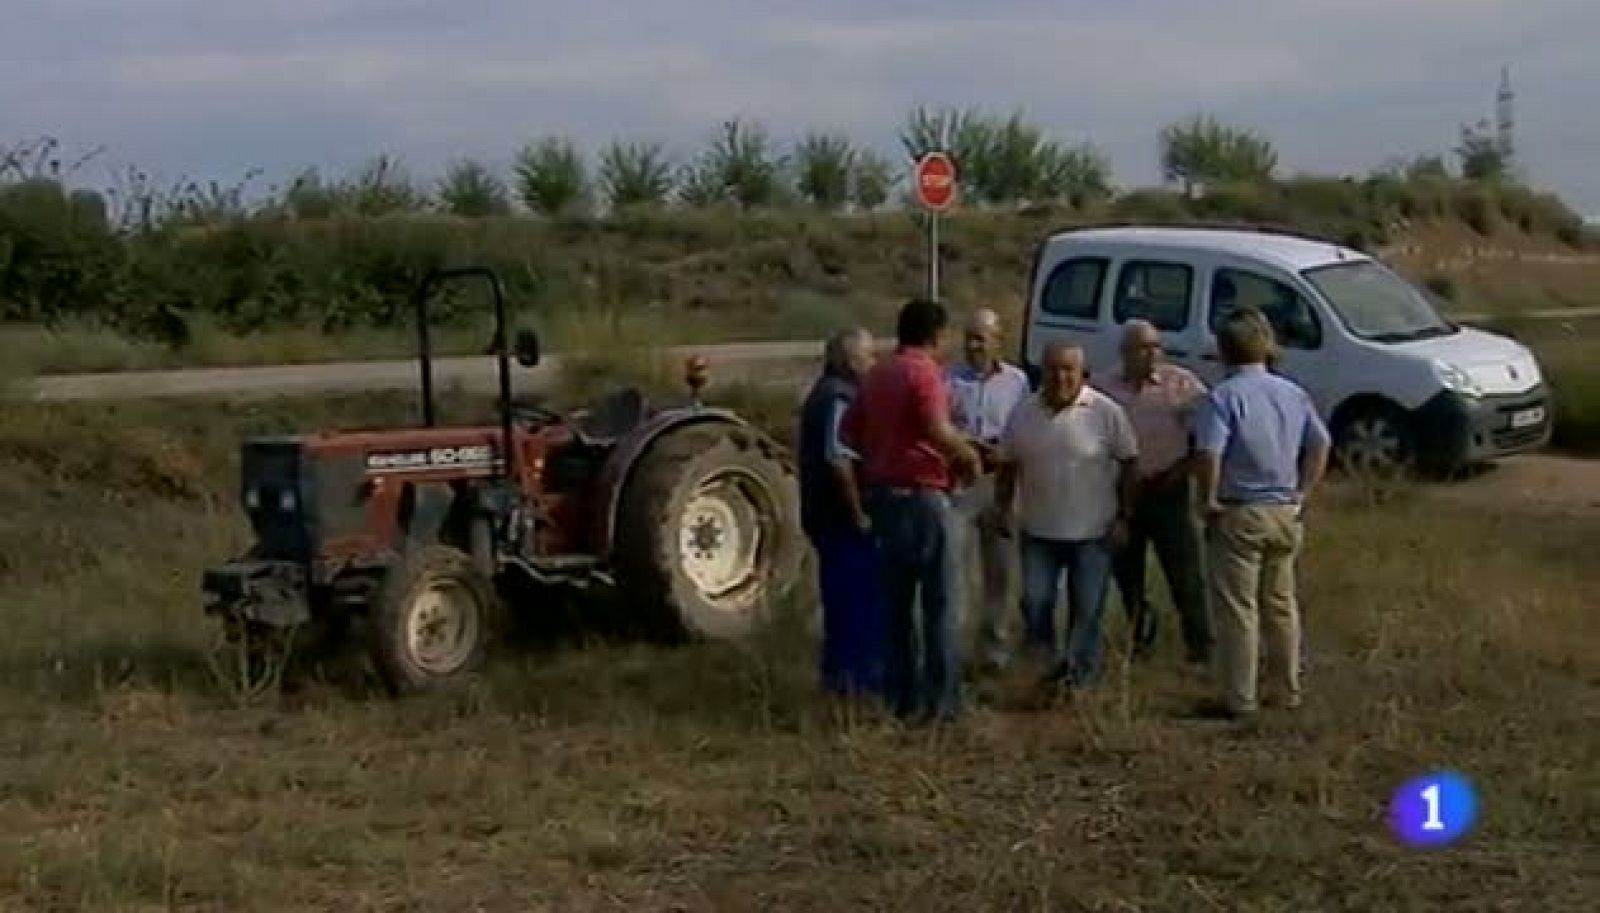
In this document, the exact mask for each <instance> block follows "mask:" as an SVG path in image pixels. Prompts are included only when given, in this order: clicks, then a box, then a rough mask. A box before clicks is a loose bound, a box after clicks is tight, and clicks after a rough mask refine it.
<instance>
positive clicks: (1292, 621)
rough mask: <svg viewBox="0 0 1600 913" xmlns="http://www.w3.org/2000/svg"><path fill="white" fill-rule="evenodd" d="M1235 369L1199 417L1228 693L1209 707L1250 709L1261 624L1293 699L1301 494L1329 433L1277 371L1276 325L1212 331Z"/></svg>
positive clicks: (1237, 323)
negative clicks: (1272, 363) (1270, 366)
mask: <svg viewBox="0 0 1600 913" xmlns="http://www.w3.org/2000/svg"><path fill="white" fill-rule="evenodd" d="M1217 347H1218V349H1219V350H1220V352H1221V355H1222V357H1223V360H1224V361H1226V362H1227V363H1228V365H1229V367H1230V368H1231V369H1232V370H1231V373H1230V376H1229V377H1228V378H1227V379H1226V380H1224V381H1223V382H1222V383H1220V384H1217V386H1216V387H1215V388H1213V389H1212V391H1211V393H1210V395H1208V396H1207V397H1206V399H1205V400H1204V402H1203V403H1202V404H1201V406H1200V408H1199V410H1198V412H1197V414H1196V416H1195V449H1196V451H1197V452H1198V455H1199V488H1200V499H1201V501H1200V503H1201V504H1202V505H1203V509H1204V511H1205V518H1206V527H1207V531H1208V535H1207V551H1208V560H1209V564H1210V578H1211V579H1210V587H1211V605H1212V609H1213V611H1214V612H1215V613H1216V618H1215V625H1216V640H1217V643H1216V646H1217V660H1218V667H1219V668H1218V671H1219V673H1220V677H1221V680H1222V688H1223V701H1222V702H1221V703H1220V704H1215V705H1209V706H1207V707H1206V708H1205V710H1206V711H1207V712H1208V713H1215V714H1216V715H1220V716H1225V717H1229V718H1235V719H1238V718H1244V717H1249V716H1252V715H1253V714H1254V713H1255V712H1256V665H1257V660H1258V656H1257V653H1258V646H1257V645H1258V644H1259V642H1260V636H1259V635H1260V632H1261V630H1262V629H1265V634H1266V646H1267V657H1266V658H1267V666H1268V679H1269V684H1271V685H1273V686H1275V687H1276V688H1277V690H1279V691H1281V692H1282V694H1281V699H1282V701H1283V705H1284V706H1285V707H1286V708H1288V709H1295V708H1297V707H1299V706H1300V700H1301V695H1300V655H1301V653H1300V645H1301V631H1300V606H1299V602H1298V599H1297V597H1296V594H1295V560H1296V559H1297V558H1298V556H1299V553H1300V548H1301V545H1302V543H1303V541H1304V526H1303V524H1302V521H1301V512H1302V507H1303V505H1304V504H1305V500H1306V498H1307V496H1309V495H1310V493H1311V491H1312V490H1313V489H1314V488H1315V487H1316V486H1317V485H1318V484H1319V483H1320V482H1321V481H1322V476H1323V474H1324V473H1325V472H1326V471H1327V465H1328V450H1329V446H1330V441H1329V436H1328V429H1327V427H1326V426H1325V425H1324V424H1323V422H1322V420H1321V418H1319V417H1318V416H1317V410H1316V406H1315V405H1313V404H1312V402H1311V397H1310V396H1308V395H1307V394H1306V392H1305V390H1303V389H1301V388H1300V387H1299V386H1298V385H1297V384H1295V383H1294V382H1293V381H1291V380H1289V379H1288V378H1285V377H1281V376H1279V375H1276V374H1272V373H1270V372H1269V371H1268V370H1267V367H1266V363H1267V360H1268V358H1269V357H1270V356H1271V354H1272V351H1273V338H1272V328H1271V325H1270V324H1269V323H1267V321H1266V319H1265V318H1264V317H1262V316H1261V314H1260V313H1259V312H1257V311H1253V310H1250V309H1241V310H1236V311H1234V312H1233V313H1232V314H1230V315H1229V316H1228V318H1227V320H1226V321H1225V322H1224V324H1223V325H1222V326H1221V327H1219V328H1218V330H1217Z"/></svg>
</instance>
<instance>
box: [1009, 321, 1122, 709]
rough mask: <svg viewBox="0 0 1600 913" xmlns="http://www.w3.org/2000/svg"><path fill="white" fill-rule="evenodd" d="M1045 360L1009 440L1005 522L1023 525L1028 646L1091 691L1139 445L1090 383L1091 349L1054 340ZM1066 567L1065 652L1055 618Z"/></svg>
mask: <svg viewBox="0 0 1600 913" xmlns="http://www.w3.org/2000/svg"><path fill="white" fill-rule="evenodd" d="M1041 361H1042V364H1041V375H1042V376H1041V379H1040V380H1041V383H1040V390H1039V393H1038V395H1036V396H1031V397H1029V398H1027V399H1026V400H1024V401H1023V402H1022V403H1021V404H1020V405H1018V406H1017V408H1016V411H1014V412H1013V413H1012V415H1011V421H1010V423H1009V424H1008V425H1007V427H1006V432H1005V435H1004V436H1003V437H1002V439H1001V444H1000V471H999V474H998V478H997V481H996V493H995V503H996V523H997V524H998V525H1000V526H1001V528H1003V529H1012V528H1015V526H1016V525H1018V521H1020V526H1021V531H1022V542H1021V557H1022V592H1023V596H1022V603H1023V614H1024V615H1025V616H1026V618H1027V624H1028V644H1029V646H1030V647H1031V648H1033V649H1035V650H1039V651H1042V652H1044V654H1045V655H1046V656H1047V657H1059V663H1058V664H1057V666H1056V669H1055V671H1054V673H1053V674H1052V676H1051V678H1052V679H1054V680H1056V681H1059V682H1061V683H1063V684H1065V685H1067V686H1068V687H1070V688H1087V687H1091V686H1092V685H1093V684H1094V683H1095V681H1096V679H1097V677H1098V672H1099V657H1100V625H1101V616H1102V614H1103V613H1104V610H1105V601H1106V590H1107V586H1108V583H1109V581H1110V578H1111V561H1112V555H1113V553H1114V551H1115V550H1116V548H1117V547H1119V546H1120V544H1121V543H1122V542H1124V541H1125V540H1126V539H1127V535H1128V521H1129V519H1130V517H1131V515H1132V506H1133V496H1134V493H1135V486H1136V484H1137V482H1138V469H1137V464H1138V458H1139V444H1138V441H1137V439H1136V438H1135V436H1134V431H1133V425H1132V423H1131V422H1130V421H1129V420H1128V416H1127V414H1126V413H1125V412H1124V411H1123V410H1122V407H1121V406H1119V405H1117V403H1116V402H1115V401H1114V400H1112V399H1111V398H1110V397H1108V396H1106V395H1105V394H1103V393H1100V392H1098V391H1096V390H1095V389H1094V388H1092V387H1090V386H1088V385H1087V384H1086V383H1084V373H1085V372H1084V357H1083V350H1082V349H1080V348H1078V347H1076V346H1072V345H1068V344H1066V343H1052V344H1051V345H1049V346H1048V347H1047V348H1046V349H1045V351H1044V356H1043V358H1042V360H1041ZM1019 494H1020V495H1021V502H1022V503H1021V505H1020V509H1019V507H1018V505H1017V500H1018V495H1019ZM1062 573H1065V574H1066V575H1067V611H1068V623H1067V628H1068V633H1067V643H1066V649H1065V651H1064V652H1063V651H1060V650H1059V648H1058V647H1057V643H1056V635H1055V617H1054V616H1055V604H1056V592H1057V586H1058V585H1059V583H1060V581H1061V575H1062Z"/></svg>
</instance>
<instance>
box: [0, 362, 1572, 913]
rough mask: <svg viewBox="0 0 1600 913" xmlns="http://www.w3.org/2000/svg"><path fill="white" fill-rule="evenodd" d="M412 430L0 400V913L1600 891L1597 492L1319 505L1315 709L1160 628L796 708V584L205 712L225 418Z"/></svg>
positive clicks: (1521, 903) (221, 526)
mask: <svg viewBox="0 0 1600 913" xmlns="http://www.w3.org/2000/svg"><path fill="white" fill-rule="evenodd" d="M740 396H741V398H742V399H743V400H744V402H743V403H742V405H743V406H745V407H747V408H752V409H753V411H755V412H756V413H757V414H758V416H760V417H763V418H764V419H765V420H766V421H768V422H773V421H780V420H781V421H786V418H785V406H786V403H785V402H782V401H771V402H767V401H760V400H758V398H757V397H756V396H755V395H754V394H752V393H750V392H749V391H744V392H742V393H741V394H740ZM455 405H456V406H457V407H459V408H467V409H470V408H472V406H471V404H455ZM411 409H412V401H411V398H410V397H388V396H373V397H359V398H352V399H347V400H337V401H327V402H323V401H319V402H317V403H307V402H294V401H275V402H268V403H253V404H248V405H243V404H241V405H230V404H213V405H193V404H187V405H184V406H182V407H174V406H172V405H170V404H145V403H131V404H122V405H115V406H113V405H93V406H72V407H60V406H52V407H45V406H37V405H16V406H11V407H8V408H7V409H6V410H4V411H3V412H0V466H3V467H4V470H5V471H4V472H3V473H0V516H3V517H4V522H3V523H0V612H3V613H4V617H5V620H6V628H5V631H6V636H5V637H4V638H3V639H0V715H3V717H4V719H6V721H7V724H6V725H5V726H4V728H3V730H0V745H3V747H0V752H3V758H4V760H3V762H0V820H4V821H5V822H6V827H5V828H4V831H3V833H0V909H4V910H18V911H24V910H25V911H55V910H62V911H65V910H152V911H154V910H217V911H254V910H262V911H266V910H327V911H379V910H384V911H391V910H392V911H400V910H406V911H433V910H439V911H472V910H494V911H499V910H516V911H524V910H552V911H584V910H696V911H699V910H795V911H804V910H815V911H829V913H832V911H842V910H918V911H932V910H953V911H954V910H959V911H973V910H1103V911H1207V910H1219V911H1221V910H1227V911H1323V910H1350V911H1363V913H1365V911H1379V910H1383V911H1434V910H1452V911H1490V910H1494V911H1505V910H1525V911H1538V913H1553V911H1585V910H1593V909H1594V903H1595V900H1594V898H1595V897H1596V896H1600V853H1597V852H1596V849H1595V848H1596V846H1600V626H1597V625H1596V624H1595V620H1596V614H1595V613H1596V606H1597V602H1596V599H1595V596H1594V594H1595V593H1596V592H1600V565H1597V564H1596V562H1595V561H1594V560H1593V548H1594V543H1595V542H1596V541H1600V514H1597V513H1595V512H1594V511H1582V510H1578V511H1570V510H1569V511H1565V512H1561V513H1556V512H1550V513H1541V512H1539V511H1538V510H1537V509H1536V508H1535V507H1531V506H1524V505H1519V504H1518V503H1514V502H1504V503H1495V504H1492V505H1485V504H1483V503H1481V502H1475V501H1472V500H1470V499H1447V498H1438V497H1434V495H1433V493H1432V492H1430V491H1416V492H1402V493H1398V494H1393V495H1391V496H1389V497H1386V498H1384V499H1381V503H1380V502H1379V499H1375V498H1373V497H1370V496H1369V495H1370V492H1369V493H1365V494H1364V493H1363V492H1362V491H1360V490H1356V489H1354V488H1345V489H1344V490H1335V491H1330V492H1329V493H1328V495H1327V496H1326V497H1325V498H1324V499H1323V501H1322V502H1321V503H1320V504H1318V505H1317V506H1316V508H1315V512H1314V514H1313V515H1312V517H1311V520H1310V522H1311V529H1312V533H1311V540H1310V544H1309V550H1308V554H1307V556H1306V558H1305V561H1304V565H1303V579H1304V586H1303V592H1304V600H1305V605H1306V612H1307V615H1308V619H1309V636H1310V644H1311V654H1312V658H1311V672H1310V679H1309V697H1308V705H1307V706H1306V708H1304V709H1303V710H1302V711H1301V712H1300V713H1299V714H1298V715H1296V716H1294V717H1292V718H1288V717H1274V716H1271V715H1269V716H1268V717H1267V718H1266V719H1265V720H1263V721H1262V722H1261V723H1260V724H1259V725H1258V726H1256V727H1253V728H1249V729H1238V728H1235V727H1229V726H1220V725H1214V724H1202V723H1196V722H1192V721H1189V720H1187V719H1185V718H1184V717H1183V712H1184V711H1185V710H1186V709H1187V708H1188V707H1189V705H1190V704H1191V702H1192V701H1193V700H1194V699H1195V698H1197V697H1199V696H1201V695H1202V694H1204V683H1203V682H1200V681H1196V680H1194V679H1192V678H1187V677H1185V676H1183V675H1182V674H1180V673H1179V672H1178V670H1177V664H1176V656H1175V653H1174V652H1173V651H1172V650H1171V649H1170V648H1171V647H1172V644H1170V643H1168V644H1166V645H1165V647H1166V648H1167V649H1166V650H1165V651H1164V652H1163V654H1162V655H1161V656H1160V657H1159V658H1158V659H1157V660H1155V661H1154V663H1153V664H1151V665H1149V666H1140V667H1134V668H1131V669H1130V668H1129V667H1127V666H1126V665H1125V664H1124V662H1123V657H1122V653H1121V651H1120V649H1114V650H1113V655H1112V657H1111V663H1112V667H1113V669H1115V670H1116V671H1115V672H1114V673H1113V674H1112V675H1111V676H1110V677H1109V681H1108V683H1107V685H1106V687H1105V688H1104V689H1103V691H1102V692H1101V693H1099V694H1097V695H1094V696H1093V697H1091V698H1089V699H1087V700H1083V701H1081V702H1079V703H1076V704H1073V705H1070V706H1059V707H1053V708H1046V709H1031V708H1028V707H1026V706H1024V702H1023V701H1021V700H1020V698H1021V697H1022V696H1023V695H1022V693H1021V691H1020V690H1019V689H1018V687H1017V686H1016V683H1001V684H1000V685H998V686H990V685H987V684H985V685H982V686H980V687H979V688H977V689H976V690H975V692H974V693H975V696H976V697H977V699H978V701H979V705H978V707H977V708H976V710H975V712H974V713H973V714H972V715H971V717H970V718H969V719H968V720H967V721H965V722H964V723H963V724H961V725H959V726H957V727H955V728H953V729H949V730H945V731H929V730H916V731H907V730H902V729H901V728H899V727H898V726H896V725H895V724H893V723H891V722H888V721H885V720H883V719H882V718H880V717H878V716H877V715H875V714H874V713H872V712H870V711H869V710H866V709H861V708H853V709H852V708H838V707H833V706H830V705H828V704H826V703H824V702H823V701H822V700H821V699H820V698H819V697H818V696H817V694H816V693H815V690H814V685H813V682H814V675H813V663H814V660H813V650H814V646H813V641H812V639H811V638H812V636H813V634H812V627H813V621H812V612H813V609H812V604H811V602H810V601H809V600H808V599H806V598H801V599H797V600H796V601H795V602H794V603H793V604H792V605H790V606H787V607H786V611H785V612H784V613H783V614H782V615H781V617H780V618H779V619H778V620H777V621H776V622H774V624H773V627H772V630H770V631H767V632H765V633H764V634H763V635H762V636H761V637H760V638H759V639H758V641H757V642H756V643H755V644H753V645H752V646H751V647H750V648H748V649H744V650H739V649H733V648H729V647H713V646H700V647H688V648H678V649H664V648H654V647H648V646H643V645H639V644H630V643H627V642H625V641H617V640H615V639H608V638H602V637H598V636H594V637H591V636H585V634H584V630H585V626H584V625H582V624H581V621H582V619H581V616H576V615H574V614H573V613H571V612H570V607H558V606H540V605H529V606H525V607H524V608H525V611H527V612H529V613H538V614H543V615H545V616H552V617H553V616H560V618H561V619H562V623H561V624H559V625H555V626H552V627H553V628H554V629H556V630H557V631H558V632H560V633H561V636H559V637H557V636H555V635H554V634H550V635H547V636H546V637H544V638H542V639H540V640H539V641H532V640H529V642H519V643H515V644H507V645H505V647H504V649H502V650H501V651H500V655H499V659H498V661H497V663H496V664H495V665H494V667H493V669H492V672H491V675H490V676H489V677H488V680H487V681H486V682H485V683H484V684H483V686H482V687H481V688H479V689H477V690H474V691H472V692H470V693H466V694H462V695H458V696H454V697H449V698H441V699H437V700H415V701H407V702H400V703H396V702H392V701H390V700H388V699H386V698H383V697H380V696H379V695H378V693H377V691H376V689H375V688H374V687H373V686H372V685H371V683H370V682H369V680H368V679H367V677H366V676H365V675H364V674H363V673H362V672H361V670H360V668H359V665H356V666H353V667H351V668H350V669H348V670H343V671H342V670H341V669H336V668H330V669H322V670H317V669H311V670H308V671H307V672H306V673H305V674H304V675H303V676H302V677H301V678H300V679H299V682H298V685H297V686H296V687H294V688H292V689H289V690H287V691H285V692H283V693H274V694H269V695H266V696H262V697H259V698H246V697H245V696H243V695H240V694H238V693H236V692H235V691H234V690H232V689H231V688H230V687H229V682H228V679H227V678H226V676H221V675H218V674H217V672H216V671H215V669H214V667H213V666H212V665H211V663H210V661H209V660H208V656H209V655H210V654H209V648H210V645H211V644H212V641H213V636H214V631H212V630H211V629H210V628H209V626H208V625H207V624H206V623H205V622H204V620H203V619H202V617H201V614H200V608H199V604H198V582H199V572H200V569H201V568H202V567H203V566H204V565H206V564H207V563H209V562H212V561H216V560H219V559H221V558H223V557H224V556H226V555H228V554H229V553H230V552H231V551H232V550H233V549H235V548H236V547H237V546H238V545H240V544H241V542H242V540H243V535H244V531H243V528H242V525H241V521H240V519H239V517H238V515H237V513H236V511H235V509H234V505H233V499H234V485H235V480H234V477H233V473H234V472H235V466H234V453H233V451H234V447H235V444H236V441H237V439H238V437H239V436H240V435H242V434H245V433H252V432H260V431H268V430H273V431H277V430H294V429H309V428H313V427H325V426H329V425H336V424H337V425H349V424H367V425H373V424H383V423H387V422H395V421H403V420H409V419H410V412H411ZM778 430H783V429H782V428H781V427H780V428H779V429H778ZM1464 484H1475V483H1464ZM1107 617H1108V619H1110V622H1111V624H1112V636H1111V638H1110V641H1111V643H1112V644H1113V645H1114V648H1115V646H1116V645H1118V644H1120V642H1121V634H1122V633H1123V629H1122V627H1121V617H1120V613H1119V610H1118V609H1117V607H1116V606H1115V605H1113V606H1112V607H1111V608H1110V610H1109V612H1108V615H1107ZM574 621H576V622H578V623H577V624H574V623H573V622H574ZM1168 629H1169V630H1171V625H1170V624H1169V628H1168ZM1437 766H1447V767H1451V768H1454V769H1457V770H1460V771H1462V772H1464V773H1465V774H1467V775H1468V776H1470V777H1471V778H1473V780H1474V781H1475V782H1476V784H1477V786H1478V789H1479V791H1480V793H1481V796H1482V808H1483V814H1482V818H1481V821H1480V823H1479V826H1478V828H1477V829H1476V831H1475V832H1474V833H1472V834H1471V835H1470V836H1469V837H1468V838H1467V839H1466V840H1465V841H1464V842H1463V843H1462V844H1460V845H1458V846H1456V847H1454V848H1450V849H1445V850H1437V851H1431V852H1419V851H1415V850H1409V849H1405V848H1403V847H1401V846H1400V845H1398V844H1397V843H1396V842H1395V840H1394V839H1393V838H1391V837H1390V835H1389V834H1388V833H1387V831H1386V828H1385V824H1384V806H1385V803H1386V801H1387V799H1388V796H1389V793H1390V791H1391V790H1393V789H1394V788H1395V787H1396V786H1397V785H1398V784H1399V783H1400V782H1402V781H1403V780H1404V779H1406V778H1408V777H1410V776H1412V775H1415V774H1418V773H1421V772H1423V771H1425V770H1428V769H1431V768H1434V767H1437Z"/></svg>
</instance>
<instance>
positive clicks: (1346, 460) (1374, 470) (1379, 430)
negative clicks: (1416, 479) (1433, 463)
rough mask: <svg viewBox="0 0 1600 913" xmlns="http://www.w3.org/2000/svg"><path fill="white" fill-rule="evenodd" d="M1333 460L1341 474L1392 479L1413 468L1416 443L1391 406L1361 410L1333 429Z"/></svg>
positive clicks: (1405, 423)
mask: <svg viewBox="0 0 1600 913" xmlns="http://www.w3.org/2000/svg"><path fill="white" fill-rule="evenodd" d="M1334 456H1335V459H1336V460H1337V462H1338V465H1339V468H1340V469H1341V470H1343V471H1344V472H1347V473H1351V474H1353V475H1359V476H1394V475H1400V474H1403V473H1406V472H1409V471H1410V470H1411V469H1413V468H1414V467H1415V465H1416V460H1417V450H1416V440H1415V437H1414V436H1413V435H1412V433H1411V429H1410V427H1409V426H1408V424H1407V422H1406V418H1405V415H1404V414H1402V413H1401V412H1400V410H1399V409H1396V408H1395V407H1393V406H1388V405H1379V404H1373V405H1370V406H1361V407H1358V408H1357V409H1355V410H1353V411H1351V412H1350V414H1348V415H1345V416H1341V417H1340V420H1339V422H1338V424H1337V426H1336V427H1335V428H1334Z"/></svg>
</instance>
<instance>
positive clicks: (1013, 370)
mask: <svg viewBox="0 0 1600 913" xmlns="http://www.w3.org/2000/svg"><path fill="white" fill-rule="evenodd" d="M1000 330H1001V327H1000V315H998V314H996V313H995V312H994V311H992V310H989V309H987V308H985V309H983V310H980V311H978V312H977V313H975V314H973V315H972V319H971V320H970V321H968V323H967V327H966V337H965V341H964V342H965V345H964V348H965V354H966V360H965V361H964V362H962V363H960V364H957V365H953V366H952V367H951V368H950V369H949V371H947V372H946V378H945V380H946V383H947V385H948V386H949V388H950V413H951V421H952V422H953V423H954V424H955V426H956V429H957V430H958V431H960V432H961V433H962V434H963V435H965V436H966V437H967V438H968V439H969V440H970V441H971V442H972V443H973V446H974V447H976V448H977V450H978V453H979V455H980V456H982V458H983V475H982V476H980V477H979V478H978V480H977V481H976V482H975V483H973V485H972V486H971V487H969V488H966V489H963V490H959V491H957V492H956V493H955V507H956V513H957V519H958V520H959V522H958V524H957V528H958V529H959V530H960V532H961V537H960V538H961V541H960V542H958V543H957V547H958V549H959V551H958V554H959V555H961V556H962V558H963V559H964V560H965V559H966V558H967V556H968V555H970V554H971V552H972V550H973V548H974V547H976V549H977V553H978V563H979V568H980V570H981V575H982V581H983V595H982V597H981V598H980V599H979V600H978V618H977V625H978V638H979V640H980V644H979V649H980V651H981V655H982V656H983V657H984V659H985V661H986V662H987V664H988V665H989V666H990V668H992V669H998V668H1001V667H1003V666H1004V665H1005V664H1006V662H1007V660H1008V658H1009V657H1008V651H1007V647H1006V633H1005V621H1004V618H1005V606H1006V602H1007V600H1008V599H1009V597H1010V593H1011V581H1012V578H1013V571H1014V569H1013V564H1014V563H1015V562H1016V548H1015V547H1014V546H1013V544H1012V542H1011V540H1010V539H1009V538H1007V537H1006V536H1004V535H1002V534H1001V531H1000V529H999V528H998V527H997V526H996V524H995V523H994V517H993V505H994V475H993V472H994V468H995V455H996V452H997V448H998V446H999V443H1000V437H1001V435H1002V434H1004V433H1005V430H1006V425H1007V423H1008V422H1010V420H1011V413H1012V411H1013V410H1015V409H1016V408H1017V404H1018V403H1020V402H1022V401H1023V400H1025V399H1027V398H1028V396H1029V395H1030V393H1031V392H1032V391H1031V389H1030V388H1029V385H1028V375H1026V374H1024V373H1023V372H1022V369H1021V368H1018V367H1017V366H1016V365H1012V364H1007V363H1006V362H1004V361H1002V360H1001V358H1000V335H1001V333H1000Z"/></svg>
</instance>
